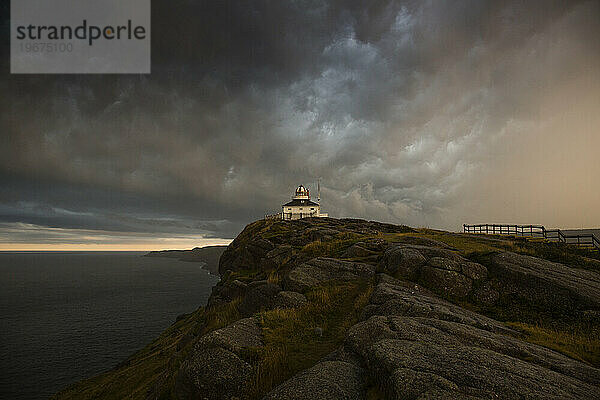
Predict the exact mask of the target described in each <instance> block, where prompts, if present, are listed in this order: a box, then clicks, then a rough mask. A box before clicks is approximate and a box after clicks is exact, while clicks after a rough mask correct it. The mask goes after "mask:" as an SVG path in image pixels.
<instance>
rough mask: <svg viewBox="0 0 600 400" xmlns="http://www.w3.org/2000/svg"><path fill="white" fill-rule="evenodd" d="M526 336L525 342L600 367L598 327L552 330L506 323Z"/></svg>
mask: <svg viewBox="0 0 600 400" xmlns="http://www.w3.org/2000/svg"><path fill="white" fill-rule="evenodd" d="M507 325H509V326H510V327H512V328H515V329H517V330H518V331H520V332H522V333H524V334H525V336H526V340H527V341H528V342H531V343H535V344H538V345H540V346H544V347H547V348H549V349H552V350H556V351H558V352H560V353H563V354H565V355H567V356H569V357H571V358H574V359H577V360H580V361H587V362H589V363H590V364H592V365H594V366H596V367H600V332H599V331H598V327H596V328H595V329H594V328H590V327H575V328H571V329H569V330H564V329H553V328H548V327H544V326H542V325H540V324H535V325H530V324H526V323H523V322H508V323H507Z"/></svg>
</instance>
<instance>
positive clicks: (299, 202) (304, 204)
mask: <svg viewBox="0 0 600 400" xmlns="http://www.w3.org/2000/svg"><path fill="white" fill-rule="evenodd" d="M318 205H319V204H318V203H315V202H314V201H310V200H308V199H293V200H292V201H290V202H288V203H285V204H284V205H283V207H292V206H302V207H307V206H318Z"/></svg>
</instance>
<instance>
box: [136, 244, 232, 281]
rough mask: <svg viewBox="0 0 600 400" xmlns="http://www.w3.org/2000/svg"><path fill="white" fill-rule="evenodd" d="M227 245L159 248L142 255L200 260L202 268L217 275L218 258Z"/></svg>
mask: <svg viewBox="0 0 600 400" xmlns="http://www.w3.org/2000/svg"><path fill="white" fill-rule="evenodd" d="M225 249H227V246H225V245H221V246H205V247H194V248H193V249H191V250H160V251H151V252H149V253H147V254H145V255H144V257H167V258H176V259H178V260H180V261H191V262H202V263H204V265H203V268H204V269H206V270H207V271H208V272H210V273H211V274H213V275H217V276H219V275H220V274H219V259H220V258H221V254H223V252H224V251H225Z"/></svg>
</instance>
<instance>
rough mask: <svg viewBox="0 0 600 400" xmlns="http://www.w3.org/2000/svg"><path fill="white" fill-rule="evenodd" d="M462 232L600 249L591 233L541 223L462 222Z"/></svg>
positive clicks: (598, 241)
mask: <svg viewBox="0 0 600 400" xmlns="http://www.w3.org/2000/svg"><path fill="white" fill-rule="evenodd" d="M463 232H464V233H483V234H487V235H514V236H530V237H539V238H544V239H547V240H553V241H558V242H562V243H568V244H575V245H578V246H586V247H593V248H595V249H597V250H600V240H599V239H598V238H597V237H596V236H595V235H594V234H592V233H583V234H575V235H570V234H565V233H564V232H563V231H561V230H560V229H546V228H545V227H544V226H543V225H508V224H478V225H468V224H463Z"/></svg>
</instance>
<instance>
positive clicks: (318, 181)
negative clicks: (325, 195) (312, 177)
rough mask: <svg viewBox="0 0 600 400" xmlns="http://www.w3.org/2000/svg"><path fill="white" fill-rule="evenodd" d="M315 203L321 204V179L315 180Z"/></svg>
mask: <svg viewBox="0 0 600 400" xmlns="http://www.w3.org/2000/svg"><path fill="white" fill-rule="evenodd" d="M317 202H318V203H319V204H321V178H319V179H318V180H317Z"/></svg>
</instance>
